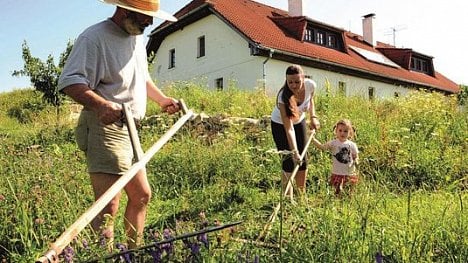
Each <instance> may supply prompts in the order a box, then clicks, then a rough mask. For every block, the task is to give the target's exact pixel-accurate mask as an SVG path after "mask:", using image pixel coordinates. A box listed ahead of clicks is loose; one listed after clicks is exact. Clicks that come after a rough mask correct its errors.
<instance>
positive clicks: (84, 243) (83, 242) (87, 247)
mask: <svg viewBox="0 0 468 263" xmlns="http://www.w3.org/2000/svg"><path fill="white" fill-rule="evenodd" d="M81 244H83V247H84V249H86V250H89V244H88V241H86V239H83V240H82V241H81Z"/></svg>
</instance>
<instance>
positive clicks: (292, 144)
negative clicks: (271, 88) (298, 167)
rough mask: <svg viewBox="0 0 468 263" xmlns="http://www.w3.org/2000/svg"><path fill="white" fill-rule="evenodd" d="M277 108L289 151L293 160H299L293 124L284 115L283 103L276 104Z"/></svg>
mask: <svg viewBox="0 0 468 263" xmlns="http://www.w3.org/2000/svg"><path fill="white" fill-rule="evenodd" d="M278 108H279V110H280V113H281V120H282V122H283V126H284V131H285V132H286V137H287V140H288V144H289V149H291V151H293V153H294V155H293V157H294V159H296V160H299V159H300V153H299V150H298V148H297V142H296V133H295V132H294V124H293V122H292V120H291V119H290V118H289V117H288V115H287V114H286V106H285V105H284V104H283V103H278Z"/></svg>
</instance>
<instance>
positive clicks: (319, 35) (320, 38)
mask: <svg viewBox="0 0 468 263" xmlns="http://www.w3.org/2000/svg"><path fill="white" fill-rule="evenodd" d="M324 38H325V33H324V32H322V31H318V30H317V31H316V32H315V40H314V42H315V43H317V44H319V45H322V46H323V45H325V41H324Z"/></svg>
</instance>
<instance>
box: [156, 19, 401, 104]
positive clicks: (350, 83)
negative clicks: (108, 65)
mask: <svg viewBox="0 0 468 263" xmlns="http://www.w3.org/2000/svg"><path fill="white" fill-rule="evenodd" d="M200 36H205V56H204V57H201V58H197V51H198V38H199V37H200ZM171 49H175V50H176V56H175V57H176V63H175V67H174V68H171V69H169V68H168V65H169V50H171ZM266 60H267V59H266V58H265V57H256V56H251V55H250V49H249V47H248V42H247V41H246V40H245V39H244V38H242V36H241V35H240V34H238V33H237V32H236V31H234V30H233V29H232V28H230V27H229V26H227V25H226V24H225V23H224V22H223V21H222V20H220V19H219V18H217V17H216V16H214V15H210V16H208V17H206V18H204V19H201V20H199V21H197V22H195V23H193V24H190V25H188V26H186V27H185V28H183V29H181V30H179V31H177V32H175V33H173V34H171V35H170V36H168V37H167V38H166V39H165V40H164V41H163V42H162V44H161V46H160V48H159V49H158V52H157V53H156V59H155V62H154V65H153V72H152V77H153V78H154V79H155V81H156V83H157V85H158V86H160V87H164V86H166V85H169V84H171V83H172V82H174V81H190V82H194V83H197V84H201V85H204V86H207V87H209V88H214V87H215V80H216V79H218V78H223V80H224V83H223V86H224V88H228V87H229V86H230V85H233V86H235V87H237V88H241V89H253V88H263V86H264V87H265V92H266V94H268V95H270V96H274V95H275V94H276V93H277V91H278V90H279V89H280V88H281V86H282V85H283V84H284V80H285V71H286V68H287V67H288V66H289V63H286V62H283V61H278V60H274V59H270V60H268V61H267V62H266V63H265V74H266V79H265V80H263V69H264V67H263V64H264V62H265V61H266ZM304 71H305V74H306V75H309V76H311V78H312V79H314V80H315V81H316V82H317V86H318V88H317V92H318V93H323V92H325V85H326V83H327V81H328V83H330V86H331V91H332V93H336V92H337V91H338V83H339V82H340V81H341V82H344V83H346V84H345V85H346V95H347V96H362V97H365V98H368V90H369V87H374V89H375V98H390V97H393V96H394V95H395V92H397V93H399V95H401V96H404V95H405V94H407V93H408V91H409V89H408V88H405V87H401V86H394V85H390V84H386V83H382V82H377V81H373V80H367V79H362V78H358V77H352V76H348V75H343V74H338V73H334V72H329V71H324V70H320V69H315V68H308V67H304Z"/></svg>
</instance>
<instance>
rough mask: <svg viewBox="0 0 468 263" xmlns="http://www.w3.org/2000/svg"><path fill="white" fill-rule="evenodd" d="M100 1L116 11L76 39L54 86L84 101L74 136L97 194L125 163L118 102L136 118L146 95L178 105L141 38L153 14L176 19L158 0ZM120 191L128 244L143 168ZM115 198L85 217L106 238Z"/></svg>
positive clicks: (142, 195)
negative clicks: (157, 78) (158, 78)
mask: <svg viewBox="0 0 468 263" xmlns="http://www.w3.org/2000/svg"><path fill="white" fill-rule="evenodd" d="M101 1H103V2H105V3H108V4H112V5H115V6H116V10H115V13H114V14H113V16H112V17H110V18H109V19H107V20H105V21H102V22H100V23H97V24H95V25H93V26H91V27H89V28H87V29H86V30H85V31H84V32H83V33H82V34H81V35H80V36H79V37H78V38H77V39H76V41H75V44H74V46H73V49H72V51H71V53H70V55H69V57H68V60H67V63H66V64H65V67H64V69H63V72H62V75H61V76H60V79H59V84H58V89H59V90H61V91H63V92H64V93H65V94H67V95H68V96H70V97H71V98H72V99H73V100H75V101H77V102H78V103H80V104H82V105H83V106H84V108H83V111H82V112H81V114H80V118H79V121H78V126H77V128H76V131H75V135H76V141H77V144H78V146H79V148H80V149H81V150H83V151H84V152H85V154H86V157H87V167H88V172H89V174H90V177H91V184H92V187H93V191H94V197H95V199H96V200H97V199H98V198H99V197H100V196H101V195H102V194H104V193H105V192H106V190H107V189H108V188H109V187H110V186H111V185H112V184H113V183H114V182H115V181H116V180H118V178H119V175H123V174H124V173H125V172H126V171H127V170H128V169H129V168H130V167H131V165H132V159H133V151H132V148H131V147H132V146H131V142H130V139H129V134H128V130H127V127H126V125H122V123H121V122H120V118H121V116H122V109H121V106H120V105H121V104H122V103H128V104H129V105H130V107H131V109H132V113H133V116H134V117H135V118H136V119H141V118H143V117H144V115H145V110H146V99H147V97H149V98H150V99H152V100H153V101H155V102H157V103H158V104H159V105H160V106H161V108H162V109H163V110H164V111H166V112H168V113H170V114H172V113H175V112H177V111H178V110H179V106H178V103H177V101H176V100H175V99H173V98H170V97H167V96H165V95H164V94H163V92H162V91H161V90H159V89H158V88H157V87H156V85H155V84H154V82H153V81H152V79H151V77H150V75H149V72H148V63H147V57H146V50H145V47H144V43H143V37H142V34H143V31H144V30H145V28H146V27H148V26H149V25H151V24H153V17H158V18H161V19H165V20H171V21H175V20H176V19H175V18H174V17H173V16H171V15H170V14H168V13H166V12H164V11H162V10H160V9H159V1H158V0H101ZM124 190H125V192H126V194H127V196H128V203H127V207H126V210H125V232H126V234H127V237H128V246H129V248H134V247H135V246H137V245H138V243H139V242H140V240H141V237H142V234H143V228H144V224H145V218H146V209H147V204H148V202H149V200H150V198H151V189H150V185H149V183H148V180H147V176H146V169H141V170H140V171H139V172H138V173H137V174H136V175H135V177H133V179H132V180H131V181H130V182H129V183H128V184H127V185H126V186H125V188H124ZM120 197H121V194H120V193H119V194H118V195H117V196H115V197H114V198H113V200H112V201H111V202H110V203H109V204H108V205H107V206H106V207H105V208H104V209H103V211H102V212H101V213H100V214H99V215H98V216H97V217H96V218H95V219H94V220H93V222H92V227H93V229H95V230H96V231H100V234H101V235H102V236H103V237H105V238H107V239H108V241H111V240H112V239H113V235H114V234H113V223H112V219H113V218H114V216H115V215H116V214H117V211H118V207H119V201H120ZM105 215H110V221H106V224H104V220H105V219H106V220H107V218H109V217H108V216H107V218H105ZM111 243H112V242H109V244H111Z"/></svg>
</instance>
